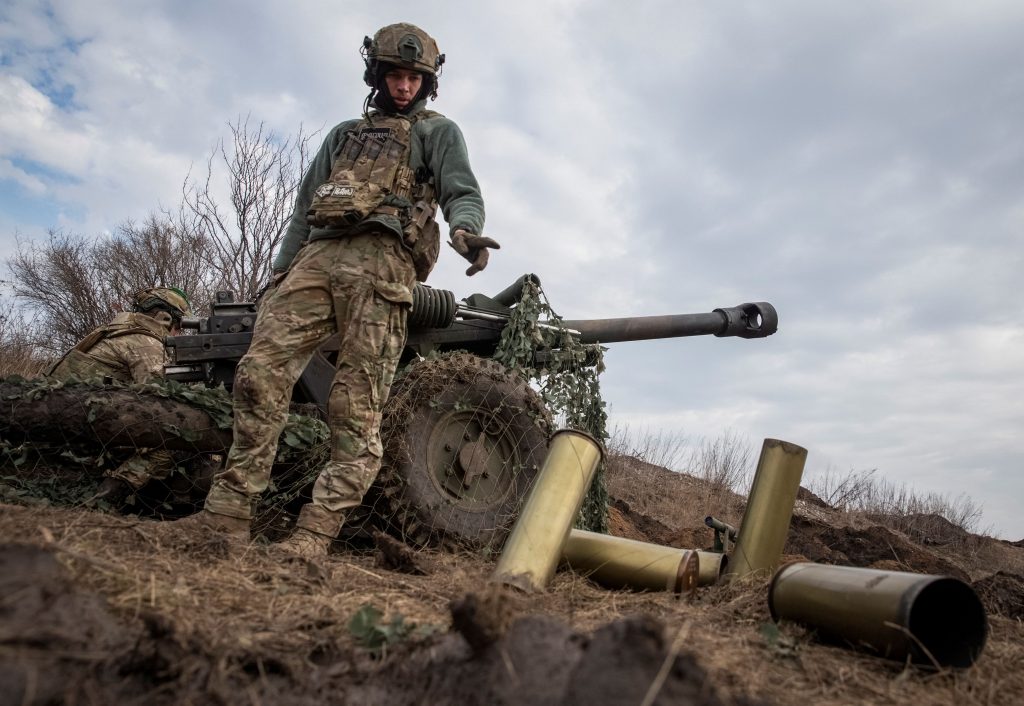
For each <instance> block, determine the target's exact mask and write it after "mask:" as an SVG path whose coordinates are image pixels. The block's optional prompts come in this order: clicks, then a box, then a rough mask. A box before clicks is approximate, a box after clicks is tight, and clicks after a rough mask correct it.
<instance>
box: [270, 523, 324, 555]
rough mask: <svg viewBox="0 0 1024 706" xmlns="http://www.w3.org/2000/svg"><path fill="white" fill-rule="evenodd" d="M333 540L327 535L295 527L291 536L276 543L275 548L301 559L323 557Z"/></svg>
mask: <svg viewBox="0 0 1024 706" xmlns="http://www.w3.org/2000/svg"><path fill="white" fill-rule="evenodd" d="M333 541H334V540H333V539H332V538H331V537H328V536H327V535H324V534H319V533H317V532H313V531H311V530H308V529H305V528H303V527H296V528H295V531H294V532H292V536H291V537H289V538H288V539H286V540H284V541H282V542H278V543H277V548H278V549H282V550H284V551H286V552H288V553H289V554H295V555H296V556H300V557H302V558H303V559H309V560H313V559H323V558H324V557H325V556H327V551H328V550H329V549H330V548H331V542H333Z"/></svg>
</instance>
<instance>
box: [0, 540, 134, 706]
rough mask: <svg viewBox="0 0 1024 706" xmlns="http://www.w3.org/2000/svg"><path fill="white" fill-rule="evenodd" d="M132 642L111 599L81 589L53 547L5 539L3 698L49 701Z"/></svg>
mask: <svg viewBox="0 0 1024 706" xmlns="http://www.w3.org/2000/svg"><path fill="white" fill-rule="evenodd" d="M130 643H131V636H130V634H129V631H128V630H127V629H125V628H124V627H122V626H121V625H119V624H118V623H117V622H116V621H115V619H114V618H113V616H111V614H110V613H109V611H108V610H107V606H106V601H105V600H104V599H103V598H101V597H100V596H97V595H95V594H93V593H85V592H81V591H79V590H77V589H76V588H75V587H74V585H73V584H72V583H71V582H70V581H69V580H68V579H67V577H66V576H65V574H64V570H63V567H62V566H61V565H60V564H59V563H58V562H57V560H56V559H55V558H54V556H53V554H52V553H51V552H48V551H46V550H44V549H40V548H39V547H36V546H32V545H28V544H2V545H0V645H2V646H3V647H2V652H0V654H2V655H3V659H2V661H0V694H2V695H3V699H10V700H9V701H5V703H14V704H49V703H65V702H70V701H73V699H74V695H75V694H76V693H79V692H80V690H81V689H83V688H86V687H85V685H86V683H93V684H94V683H95V680H96V679H98V678H100V677H99V674H100V673H101V672H103V671H107V672H109V671H110V665H109V663H107V662H106V658H107V657H108V656H109V655H110V654H111V653H116V652H120V651H122V650H124V649H125V648H126V647H127V646H128V645H130Z"/></svg>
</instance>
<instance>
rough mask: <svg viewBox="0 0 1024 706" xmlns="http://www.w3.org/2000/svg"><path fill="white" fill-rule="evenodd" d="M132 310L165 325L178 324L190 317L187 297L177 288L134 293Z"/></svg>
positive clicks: (154, 288)
mask: <svg viewBox="0 0 1024 706" xmlns="http://www.w3.org/2000/svg"><path fill="white" fill-rule="evenodd" d="M132 308H133V309H134V310H135V311H137V312H140V313H143V314H146V315H147V316H152V317H153V318H155V319H157V320H158V321H162V322H163V323H167V324H170V323H172V322H173V323H175V324H177V323H180V322H181V318H182V317H183V316H191V315H192V305H191V304H190V303H189V301H188V295H186V294H185V292H183V291H181V290H180V289H178V288H177V287H151V288H149V289H143V290H142V291H140V292H136V293H135V296H134V297H133V301H132Z"/></svg>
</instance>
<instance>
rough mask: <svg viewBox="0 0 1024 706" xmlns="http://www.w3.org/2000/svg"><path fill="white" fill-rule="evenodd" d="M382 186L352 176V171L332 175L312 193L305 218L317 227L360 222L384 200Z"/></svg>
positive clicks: (384, 194)
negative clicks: (311, 200) (311, 199)
mask: <svg viewBox="0 0 1024 706" xmlns="http://www.w3.org/2000/svg"><path fill="white" fill-rule="evenodd" d="M386 195H387V194H386V193H385V191H384V189H383V188H382V187H381V186H380V185H379V184H375V183H373V182H371V181H364V180H362V179H356V178H354V175H353V174H352V172H351V171H345V172H342V173H340V174H338V175H336V176H334V175H332V178H331V180H330V181H328V182H325V183H323V184H321V185H320V186H319V187H317V190H316V191H315V192H314V194H313V202H312V203H311V204H310V206H309V210H308V211H307V212H306V220H307V221H308V222H309V224H310V225H314V226H317V227H321V228H323V227H325V226H329V227H334V228H338V227H349V226H354V225H356V224H357V223H360V222H361V221H362V220H363V219H364V218H366V217H367V216H368V215H370V213H372V212H373V210H374V209H376V208H377V207H378V206H380V205H381V203H382V202H383V201H384V197H385V196H386Z"/></svg>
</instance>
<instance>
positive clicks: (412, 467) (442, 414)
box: [374, 353, 551, 549]
mask: <svg viewBox="0 0 1024 706" xmlns="http://www.w3.org/2000/svg"><path fill="white" fill-rule="evenodd" d="M550 430H551V417H550V414H549V413H548V411H547V408H546V407H545V405H544V402H543V400H542V399H541V397H540V395H538V394H537V392H535V391H534V390H533V389H532V388H531V387H530V386H529V385H528V384H527V383H526V381H525V380H524V379H522V378H520V377H518V376H516V375H515V374H513V373H510V372H509V371H508V370H506V369H505V368H504V367H503V366H502V365H501V364H499V363H497V362H496V361H493V360H487V359H483V358H479V357H477V356H474V355H470V354H468V353H451V354H447V355H444V356H442V357H440V358H435V359H430V360H424V361H421V362H418V363H414V364H413V365H412V366H411V367H410V368H409V369H408V371H407V372H406V374H405V375H404V376H403V377H402V378H401V379H400V380H398V381H396V383H395V385H394V386H393V388H392V392H391V397H390V398H389V399H388V403H387V405H386V406H385V408H384V418H383V423H382V425H381V435H382V437H383V440H384V445H385V451H384V460H383V466H382V470H381V474H380V476H379V478H378V482H377V485H376V487H375V493H374V498H375V500H377V501H378V502H381V503H382V504H383V507H382V508H379V509H378V512H379V514H381V515H383V517H384V518H385V519H386V520H387V522H388V524H389V525H390V528H391V529H392V530H393V531H395V533H396V534H397V535H398V536H400V537H401V538H402V539H403V540H405V541H406V542H407V543H410V544H413V545H415V546H425V545H428V544H432V543H438V542H447V543H455V544H460V545H463V546H469V547H472V548H493V549H498V548H500V546H501V544H502V542H504V540H505V537H506V535H507V534H508V531H509V529H510V528H511V525H512V522H513V521H514V520H515V517H516V515H517V514H518V511H519V507H520V505H521V504H522V502H523V500H524V499H525V495H526V492H527V490H529V488H530V486H531V484H532V483H533V479H534V478H535V477H536V475H537V472H538V471H539V470H540V466H541V464H542V463H543V461H544V456H545V454H546V453H547V441H548V436H549V433H550Z"/></svg>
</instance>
